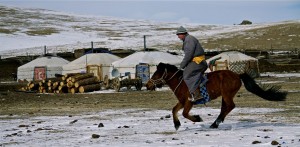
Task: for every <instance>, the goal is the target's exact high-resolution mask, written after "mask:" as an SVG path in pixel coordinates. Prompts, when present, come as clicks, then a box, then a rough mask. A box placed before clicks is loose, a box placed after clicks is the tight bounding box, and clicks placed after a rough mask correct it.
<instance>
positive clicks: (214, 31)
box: [0, 6, 285, 58]
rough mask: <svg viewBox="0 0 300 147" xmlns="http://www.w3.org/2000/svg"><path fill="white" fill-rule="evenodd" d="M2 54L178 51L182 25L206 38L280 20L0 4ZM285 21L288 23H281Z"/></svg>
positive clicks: (8, 55)
mask: <svg viewBox="0 0 300 147" xmlns="http://www.w3.org/2000/svg"><path fill="white" fill-rule="evenodd" d="M0 12H1V13H0V55H1V56H2V58H5V57H11V56H19V55H34V54H42V53H43V52H44V46H47V52H48V53H55V52H66V51H68V52H73V51H74V50H75V49H79V48H89V47H91V42H92V41H93V42H94V47H105V48H109V49H111V50H113V49H133V50H140V49H143V47H144V42H143V36H144V35H147V38H146V40H147V47H151V48H157V49H160V50H178V49H176V48H172V47H171V46H170V44H176V43H180V40H179V39H178V38H177V36H176V35H175V31H176V28H178V27H179V26H181V25H183V26H185V27H186V28H188V30H189V31H190V34H192V35H194V36H196V37H198V38H199V39H203V40H205V39H206V38H209V37H218V35H219V34H222V33H226V32H237V31H244V30H249V29H253V28H261V27H266V26H270V25H275V24H278V23H269V24H254V25H248V26H245V25H243V26H242V25H230V26H223V25H204V24H179V23H172V22H171V23H165V22H164V23H162V22H152V21H148V20H128V19H122V18H112V17H104V16H79V15H72V14H66V13H62V12H54V11H49V10H44V9H24V8H22V9H21V8H16V7H7V6H0ZM279 23H285V22H279Z"/></svg>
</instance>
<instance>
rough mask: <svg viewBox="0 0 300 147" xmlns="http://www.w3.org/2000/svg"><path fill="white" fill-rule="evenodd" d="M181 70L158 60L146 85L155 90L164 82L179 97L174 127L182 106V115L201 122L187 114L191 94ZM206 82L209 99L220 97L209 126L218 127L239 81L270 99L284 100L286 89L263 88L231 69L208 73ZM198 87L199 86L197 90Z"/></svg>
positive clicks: (177, 121)
mask: <svg viewBox="0 0 300 147" xmlns="http://www.w3.org/2000/svg"><path fill="white" fill-rule="evenodd" d="M182 76H183V71H182V70H180V69H178V68H177V67H176V66H174V65H170V64H166V63H159V64H158V65H157V70H156V71H155V72H154V73H153V75H152V76H151V78H150V79H149V80H148V81H147V83H146V84H145V86H146V88H147V90H155V88H161V87H162V86H163V85H165V84H166V85H168V86H169V87H170V89H171V90H172V91H173V93H174V95H175V96H176V97H177V99H178V103H177V104H176V105H175V106H174V107H173V109H172V115H173V123H174V127H175V129H176V130H178V128H179V127H180V125H181V124H180V121H179V119H178V116H177V113H178V111H179V110H181V109H182V108H183V112H182V115H183V116H184V117H185V118H187V119H189V120H191V121H193V122H202V121H203V120H202V118H201V117H200V116H199V115H190V114H189V112H190V110H191V109H192V107H193V105H194V103H193V102H191V101H190V100H189V97H191V95H190V92H189V90H188V87H187V85H186V83H185V82H184V80H183V79H182ZM207 78H208V81H207V83H206V88H207V92H208V94H209V97H210V100H215V99H217V98H218V97H220V96H221V97H222V105H221V112H220V114H219V116H218V117H217V119H216V120H215V121H214V122H213V124H211V126H210V128H218V127H219V124H220V123H222V122H224V119H225V117H226V115H228V114H229V113H230V112H231V111H232V110H233V109H234V108H235V104H234V101H233V98H234V96H235V95H236V93H237V92H238V91H239V89H240V88H241V86H242V82H243V83H244V86H245V88H246V90H248V91H249V92H251V93H253V94H255V95H257V96H259V97H261V98H263V99H265V100H269V101H284V100H285V99H286V95H287V92H282V91H279V88H276V87H274V86H272V87H269V88H268V89H264V88H262V87H260V86H259V85H258V84H256V82H255V80H254V79H253V78H252V77H251V76H250V75H248V74H247V73H243V74H237V73H234V72H233V71H230V70H218V71H213V72H210V73H207ZM197 90H199V88H198V89H197Z"/></svg>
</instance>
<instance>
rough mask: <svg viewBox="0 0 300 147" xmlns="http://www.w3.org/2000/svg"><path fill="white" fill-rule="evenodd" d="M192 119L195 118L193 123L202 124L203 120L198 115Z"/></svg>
mask: <svg viewBox="0 0 300 147" xmlns="http://www.w3.org/2000/svg"><path fill="white" fill-rule="evenodd" d="M194 117H195V118H196V121H195V122H203V119H202V118H201V117H200V116H199V115H194Z"/></svg>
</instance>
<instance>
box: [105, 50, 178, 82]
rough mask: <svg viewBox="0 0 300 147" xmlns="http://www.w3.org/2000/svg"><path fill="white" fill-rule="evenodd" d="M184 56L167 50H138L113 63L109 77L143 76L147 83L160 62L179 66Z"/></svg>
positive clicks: (143, 80)
mask: <svg viewBox="0 0 300 147" xmlns="http://www.w3.org/2000/svg"><path fill="white" fill-rule="evenodd" d="M181 60H182V57H180V56H176V55H172V54H170V53H166V52H160V51H152V52H136V53H134V54H131V55H129V56H127V57H125V58H123V59H120V60H117V61H115V62H113V63H112V67H111V74H110V76H109V78H115V77H122V76H130V78H136V77H137V76H138V77H139V78H142V82H143V83H145V82H146V81H147V80H148V79H149V77H150V76H152V75H153V73H154V72H155V71H156V65H158V64H159V63H160V62H163V63H169V64H172V65H176V66H179V65H180V63H181Z"/></svg>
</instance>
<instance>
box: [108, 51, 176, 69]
mask: <svg viewBox="0 0 300 147" xmlns="http://www.w3.org/2000/svg"><path fill="white" fill-rule="evenodd" d="M181 60H182V58H181V57H179V56H176V55H172V54H170V53H166V52H159V51H153V52H136V53H134V54H131V55H129V56H127V57H125V58H123V59H120V60H118V61H115V62H113V63H112V65H113V66H115V67H122V66H134V67H135V66H136V65H137V64H139V63H147V64H150V65H157V64H159V63H160V62H164V63H169V64H173V65H178V64H180V63H181Z"/></svg>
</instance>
